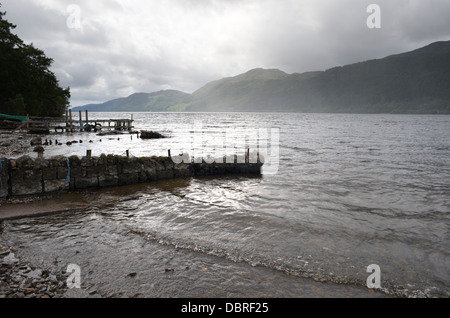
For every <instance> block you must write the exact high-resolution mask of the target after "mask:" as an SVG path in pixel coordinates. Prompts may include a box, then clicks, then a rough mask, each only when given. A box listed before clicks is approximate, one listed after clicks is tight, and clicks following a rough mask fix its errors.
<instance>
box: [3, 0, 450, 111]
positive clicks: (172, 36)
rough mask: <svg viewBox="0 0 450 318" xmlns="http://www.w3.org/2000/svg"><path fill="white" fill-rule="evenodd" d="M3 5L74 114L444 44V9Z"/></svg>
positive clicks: (130, 1)
mask: <svg viewBox="0 0 450 318" xmlns="http://www.w3.org/2000/svg"><path fill="white" fill-rule="evenodd" d="M0 3H2V8H1V10H2V11H7V14H6V17H5V18H6V19H7V20H9V21H10V22H12V23H14V24H16V25H17V28H16V29H15V30H14V32H15V33H16V34H17V35H19V36H20V37H21V38H22V40H24V41H25V42H26V43H33V44H34V45H35V46H36V47H37V48H39V49H41V50H43V51H44V52H45V54H46V55H47V56H48V57H51V58H53V59H54V64H53V66H52V70H53V71H54V72H55V74H56V76H57V77H58V79H59V81H60V85H61V86H63V87H67V86H70V88H71V93H72V99H71V103H72V106H79V105H84V104H87V103H91V102H94V103H101V102H104V101H107V100H110V99H113V98H117V97H126V96H129V95H131V94H133V93H136V92H148V93H150V92H155V91H159V90H162V89H177V90H181V91H184V92H187V93H192V92H193V91H195V90H197V89H198V88H200V87H202V86H203V85H205V84H206V83H208V82H209V81H212V80H216V79H220V78H222V77H228V76H235V75H238V74H241V73H244V72H246V71H248V70H251V69H253V68H258V67H262V68H278V69H281V70H283V71H285V72H287V73H302V72H306V71H315V70H326V69H328V68H331V67H334V66H339V65H346V64H350V63H355V62H360V61H365V60H368V59H374V58H382V57H385V56H387V55H391V54H397V53H402V52H405V51H409V50H413V49H416V48H419V47H422V46H425V45H427V44H429V43H432V42H435V41H440V40H450V18H449V17H450V1H449V0H426V1H425V0H94V1H92V0H91V1H88V0H0ZM370 4H377V5H378V6H379V8H380V9H381V20H380V21H381V28H369V27H368V26H367V19H368V18H369V16H371V14H372V12H367V7H368V6H369V5H370ZM371 18H372V16H371ZM371 21H373V20H371Z"/></svg>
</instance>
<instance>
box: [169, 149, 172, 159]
mask: <svg viewBox="0 0 450 318" xmlns="http://www.w3.org/2000/svg"><path fill="white" fill-rule="evenodd" d="M171 157H172V155H171V154H170V149H169V158H171Z"/></svg>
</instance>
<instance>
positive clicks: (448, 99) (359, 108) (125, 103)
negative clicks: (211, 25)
mask: <svg viewBox="0 0 450 318" xmlns="http://www.w3.org/2000/svg"><path fill="white" fill-rule="evenodd" d="M449 87H450V41H447V42H436V43H432V44H430V45H428V46H426V47H423V48H420V49H417V50H414V51H411V52H407V53H403V54H396V55H391V56H388V57H385V58H382V59H376V60H370V61H366V62H361V63H355V64H351V65H346V66H343V67H335V68H332V69H329V70H327V71H319V72H308V73H302V74H298V73H294V74H286V73H284V72H283V71H280V70H277V69H254V70H251V71H249V72H247V73H244V74H241V75H238V76H235V77H229V78H223V79H220V80H217V81H213V82H210V83H208V84H206V85H205V86H203V87H202V88H200V89H198V90H197V91H195V92H194V93H193V94H191V95H189V94H185V93H182V92H177V91H162V92H158V93H152V94H134V95H131V96H130V97H128V98H125V99H116V100H113V101H110V102H107V103H105V104H102V105H87V106H85V107H90V108H89V109H90V110H92V111H94V110H95V111H103V110H104V111H106V110H107V111H193V112H195V111H210V112H215V111H222V112H229V111H255V112H256V111H273V112H278V111H292V112H332V113H335V112H349V113H447V114H450V89H449ZM83 109H84V108H83Z"/></svg>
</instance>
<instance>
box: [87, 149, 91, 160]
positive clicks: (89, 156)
mask: <svg viewBox="0 0 450 318" xmlns="http://www.w3.org/2000/svg"><path fill="white" fill-rule="evenodd" d="M91 156H92V150H86V157H88V158H91Z"/></svg>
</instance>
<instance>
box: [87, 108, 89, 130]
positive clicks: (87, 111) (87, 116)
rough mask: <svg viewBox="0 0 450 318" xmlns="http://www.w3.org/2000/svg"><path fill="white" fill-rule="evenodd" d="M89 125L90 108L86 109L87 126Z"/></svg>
mask: <svg viewBox="0 0 450 318" xmlns="http://www.w3.org/2000/svg"><path fill="white" fill-rule="evenodd" d="M88 125H89V118H88V110H87V109H86V127H87V126H88Z"/></svg>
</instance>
